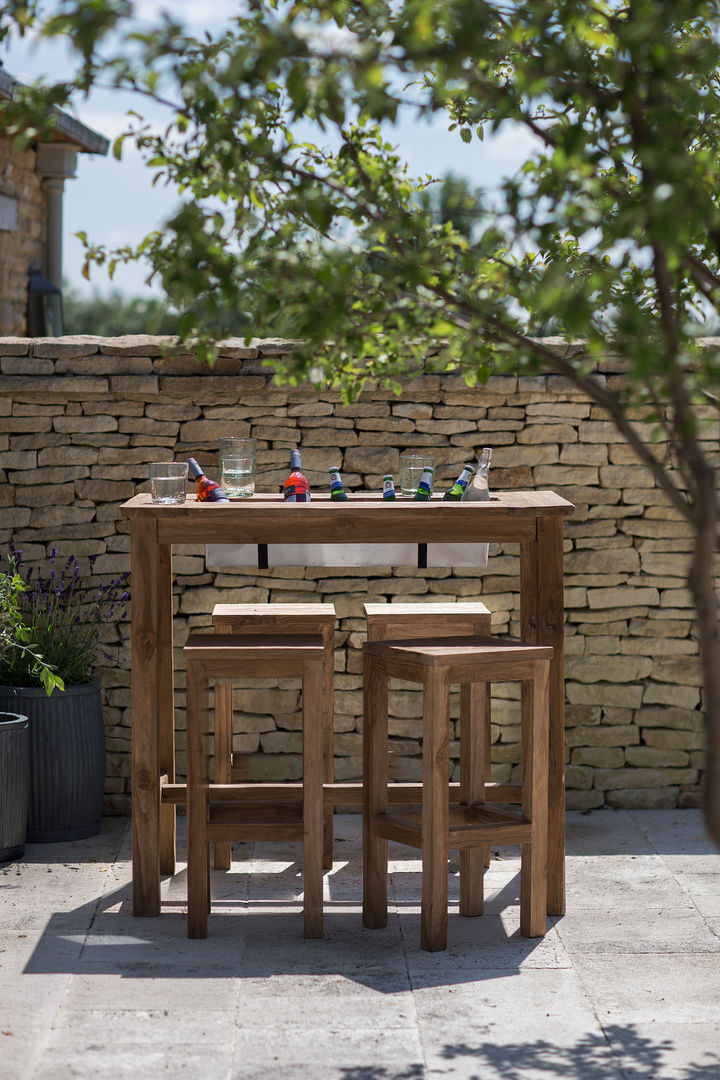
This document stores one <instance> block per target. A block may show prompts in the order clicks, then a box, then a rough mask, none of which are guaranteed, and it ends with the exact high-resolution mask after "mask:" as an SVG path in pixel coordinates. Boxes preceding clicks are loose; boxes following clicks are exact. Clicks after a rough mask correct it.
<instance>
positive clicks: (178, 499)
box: [149, 461, 188, 506]
mask: <svg viewBox="0 0 720 1080" xmlns="http://www.w3.org/2000/svg"><path fill="white" fill-rule="evenodd" d="M149 469H150V492H151V495H152V501H153V502H154V503H162V504H163V505H165V506H172V505H173V504H174V503H184V502H185V489H186V486H187V475H188V467H187V462H186V461H155V462H153V463H152V464H151V465H150V466H149Z"/></svg>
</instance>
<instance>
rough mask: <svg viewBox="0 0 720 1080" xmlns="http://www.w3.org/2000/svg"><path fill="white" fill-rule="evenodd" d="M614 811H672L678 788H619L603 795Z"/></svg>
mask: <svg viewBox="0 0 720 1080" xmlns="http://www.w3.org/2000/svg"><path fill="white" fill-rule="evenodd" d="M605 799H606V801H607V805H608V806H612V807H613V808H614V809H616V810H672V809H673V807H675V806H677V805H678V788H676V787H666V788H660V789H651V788H619V789H616V790H614V791H608V792H607V793H606V795H605Z"/></svg>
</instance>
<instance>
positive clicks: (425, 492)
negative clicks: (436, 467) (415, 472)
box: [413, 465, 433, 502]
mask: <svg viewBox="0 0 720 1080" xmlns="http://www.w3.org/2000/svg"><path fill="white" fill-rule="evenodd" d="M432 482H433V468H432V465H426V467H425V468H424V469H423V474H422V476H421V477H420V483H419V484H418V489H417V491H416V492H415V495H414V496H413V498H414V499H417V500H419V501H420V502H425V501H427V499H429V498H430V496H431V494H432Z"/></svg>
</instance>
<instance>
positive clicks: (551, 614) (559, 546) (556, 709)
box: [537, 518, 565, 915]
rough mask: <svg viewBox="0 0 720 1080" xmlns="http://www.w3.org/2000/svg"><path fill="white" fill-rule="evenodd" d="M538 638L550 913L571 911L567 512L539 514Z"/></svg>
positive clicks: (562, 913)
mask: <svg viewBox="0 0 720 1080" xmlns="http://www.w3.org/2000/svg"><path fill="white" fill-rule="evenodd" d="M537 569H538V575H537V581H538V587H537V592H538V638H537V640H538V643H539V644H541V645H552V647H553V658H552V660H551V662H550V690H549V701H550V733H549V746H550V765H549V771H548V915H564V914H565V657H564V644H563V639H564V620H565V608H564V602H563V526H562V518H539V519H538V568H537Z"/></svg>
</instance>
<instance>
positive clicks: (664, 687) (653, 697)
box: [643, 682, 700, 709]
mask: <svg viewBox="0 0 720 1080" xmlns="http://www.w3.org/2000/svg"><path fill="white" fill-rule="evenodd" d="M699 703H700V689H699V687H698V688H697V689H695V688H693V687H691V686H670V685H668V684H667V683H656V682H649V683H648V684H647V685H646V686H645V690H644V692H643V705H676V706H678V707H679V708H680V709H694V708H695V707H696V706H697V705H698V704H699Z"/></svg>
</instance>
